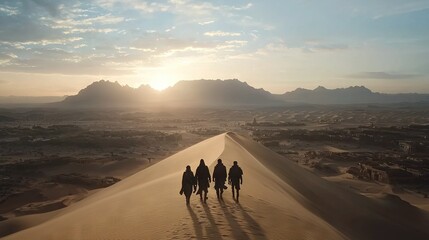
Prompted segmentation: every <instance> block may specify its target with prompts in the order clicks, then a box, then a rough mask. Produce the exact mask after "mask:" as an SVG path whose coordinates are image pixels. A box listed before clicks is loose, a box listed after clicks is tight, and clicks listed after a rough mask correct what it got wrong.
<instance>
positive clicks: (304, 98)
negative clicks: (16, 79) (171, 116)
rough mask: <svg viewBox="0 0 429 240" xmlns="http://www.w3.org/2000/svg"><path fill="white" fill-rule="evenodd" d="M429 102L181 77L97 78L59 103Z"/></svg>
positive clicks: (360, 89)
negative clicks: (156, 82) (280, 90)
mask: <svg viewBox="0 0 429 240" xmlns="http://www.w3.org/2000/svg"><path fill="white" fill-rule="evenodd" d="M405 102H407V103H414V102H429V94H416V93H406V94H405V93H403V94H385V93H378V92H372V91H371V90H369V89H368V88H366V87H364V86H354V87H348V88H337V89H327V88H325V87H322V86H319V87H317V88H315V89H314V90H309V89H303V88H298V89H296V90H294V91H291V92H286V93H284V94H272V93H270V92H268V91H265V90H264V89H256V88H254V87H252V86H250V85H248V84H247V83H246V82H241V81H239V80H237V79H231V80H193V81H180V82H178V83H176V84H175V85H174V86H172V87H169V88H167V89H165V90H164V91H161V92H159V91H157V90H154V89H152V88H151V87H150V86H147V85H142V86H140V87H139V88H132V87H129V86H122V85H120V84H119V83H118V82H110V81H104V80H101V81H98V82H94V83H92V84H91V85H89V86H87V87H86V88H85V89H82V90H80V91H79V93H78V94H77V95H74V96H69V97H67V98H66V99H64V100H63V101H61V102H58V103H55V105H57V106H68V107H124V106H126V107H136V106H146V105H168V106H176V107H177V106H187V107H235V106H256V107H263V106H284V105H287V104H372V103H374V104H391V103H405Z"/></svg>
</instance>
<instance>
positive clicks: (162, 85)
mask: <svg viewBox="0 0 429 240" xmlns="http://www.w3.org/2000/svg"><path fill="white" fill-rule="evenodd" d="M149 85H150V86H151V87H152V88H153V89H155V90H158V91H162V90H164V89H166V88H168V87H169V86H170V84H169V83H168V82H163V81H153V82H150V83H149Z"/></svg>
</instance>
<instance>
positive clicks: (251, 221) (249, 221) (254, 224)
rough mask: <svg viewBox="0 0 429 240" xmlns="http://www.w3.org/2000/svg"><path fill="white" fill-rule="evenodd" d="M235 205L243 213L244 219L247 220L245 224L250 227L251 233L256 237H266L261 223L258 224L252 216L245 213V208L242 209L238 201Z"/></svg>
mask: <svg viewBox="0 0 429 240" xmlns="http://www.w3.org/2000/svg"><path fill="white" fill-rule="evenodd" d="M237 206H238V209H239V210H240V212H241V214H242V215H243V217H244V220H245V221H246V222H247V225H248V226H250V228H251V229H252V233H253V234H255V235H256V236H257V237H258V239H267V237H266V236H265V233H264V230H263V229H262V227H261V225H259V223H258V222H256V221H255V219H253V218H252V216H250V215H249V214H248V213H247V211H246V209H244V208H243V206H241V204H240V203H237Z"/></svg>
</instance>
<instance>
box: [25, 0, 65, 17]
mask: <svg viewBox="0 0 429 240" xmlns="http://www.w3.org/2000/svg"><path fill="white" fill-rule="evenodd" d="M30 3H34V5H36V6H39V7H41V8H43V9H45V10H46V11H47V12H48V13H49V14H50V15H51V16H58V15H59V13H60V6H61V5H60V4H61V1H50V0H30V1H27V4H30ZM29 7H32V6H29Z"/></svg>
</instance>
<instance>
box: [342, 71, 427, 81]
mask: <svg viewBox="0 0 429 240" xmlns="http://www.w3.org/2000/svg"><path fill="white" fill-rule="evenodd" d="M420 76H421V75H417V74H403V73H392V72H361V73H356V74H352V75H349V76H348V77H351V78H360V79H384V80H389V79H392V80H396V79H399V80H402V79H410V78H417V77H420Z"/></svg>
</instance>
